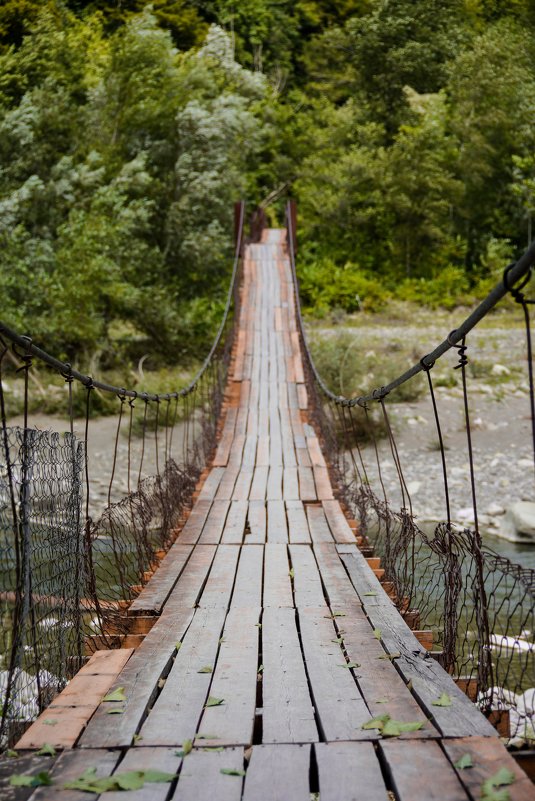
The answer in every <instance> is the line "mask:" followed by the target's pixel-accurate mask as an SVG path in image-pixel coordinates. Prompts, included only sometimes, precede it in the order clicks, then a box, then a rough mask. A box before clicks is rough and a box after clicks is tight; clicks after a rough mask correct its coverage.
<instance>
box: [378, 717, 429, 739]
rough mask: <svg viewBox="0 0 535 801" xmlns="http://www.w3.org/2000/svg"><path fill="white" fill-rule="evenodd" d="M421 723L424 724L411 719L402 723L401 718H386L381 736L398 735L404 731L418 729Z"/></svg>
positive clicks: (421, 725)
mask: <svg viewBox="0 0 535 801" xmlns="http://www.w3.org/2000/svg"><path fill="white" fill-rule="evenodd" d="M423 725H424V724H423V723H422V722H421V721H419V720H413V721H409V722H407V723H403V722H402V721H401V720H387V722H386V723H385V725H384V726H383V728H382V731H381V734H382V735H383V737H399V735H400V734H402V733H403V732H404V731H418V729H421V728H422V727H423Z"/></svg>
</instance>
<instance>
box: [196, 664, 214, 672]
mask: <svg viewBox="0 0 535 801" xmlns="http://www.w3.org/2000/svg"><path fill="white" fill-rule="evenodd" d="M212 672H213V668H212V667H210V665H205V666H204V667H202V668H201V669H200V670H198V671H197V673H212Z"/></svg>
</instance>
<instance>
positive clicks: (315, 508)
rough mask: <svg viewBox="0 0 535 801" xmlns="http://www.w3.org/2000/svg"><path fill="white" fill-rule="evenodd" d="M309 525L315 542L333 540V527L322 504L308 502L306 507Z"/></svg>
mask: <svg viewBox="0 0 535 801" xmlns="http://www.w3.org/2000/svg"><path fill="white" fill-rule="evenodd" d="M306 512H307V518H308V527H309V529H310V536H311V537H312V541H313V542H333V538H332V534H331V529H330V528H329V524H328V523H327V518H326V517H325V512H324V511H323V507H322V506H321V505H319V504H318V505H316V504H308V505H307V507H306Z"/></svg>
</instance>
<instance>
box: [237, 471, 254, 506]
mask: <svg viewBox="0 0 535 801" xmlns="http://www.w3.org/2000/svg"><path fill="white" fill-rule="evenodd" d="M252 480H253V469H252V467H246V468H244V469H243V470H240V472H239V473H238V477H237V479H236V484H235V486H234V492H233V493H232V500H233V501H246V500H247V498H248V497H249V490H250V488H251V482H252Z"/></svg>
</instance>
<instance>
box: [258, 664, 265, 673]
mask: <svg viewBox="0 0 535 801" xmlns="http://www.w3.org/2000/svg"><path fill="white" fill-rule="evenodd" d="M263 672H264V665H259V667H258V673H263Z"/></svg>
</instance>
